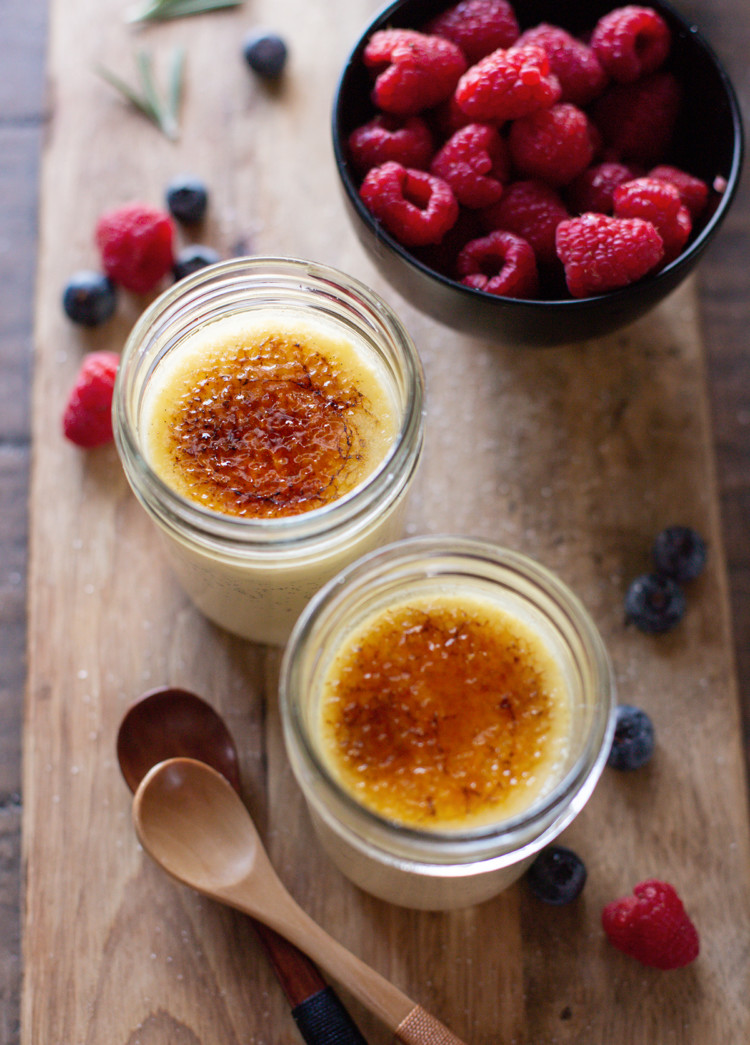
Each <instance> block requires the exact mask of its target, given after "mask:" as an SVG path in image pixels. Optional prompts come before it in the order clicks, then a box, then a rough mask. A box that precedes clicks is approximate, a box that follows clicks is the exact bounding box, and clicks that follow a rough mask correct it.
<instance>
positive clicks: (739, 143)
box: [333, 0, 743, 345]
mask: <svg viewBox="0 0 750 1045" xmlns="http://www.w3.org/2000/svg"><path fill="white" fill-rule="evenodd" d="M454 2H455V0H454ZM644 3H646V4H648V6H651V7H653V8H654V9H655V10H657V11H659V12H660V13H661V15H662V16H663V17H664V18H665V20H666V21H667V23H668V24H669V26H670V27H671V30H672V35H673V44H672V51H671V54H670V57H669V59H668V63H667V65H666V66H665V68H668V69H671V70H672V71H673V72H674V73H675V75H676V76H677V77H678V78H679V79H680V81H681V82H682V86H683V91H684V100H683V104H682V110H681V118H680V123H679V126H678V128H677V133H676V135H675V138H674V142H673V146H672V149H671V152H670V155H669V157H667V158H665V160H664V162H668V163H671V164H673V165H675V166H678V167H681V168H683V169H685V170H687V171H689V172H690V173H692V174H694V175H696V176H697V177H700V178H702V179H703V180H704V181H706V182H707V183H708V184H709V186H711V185H713V184H714V183H715V181H716V179H717V178H718V179H723V180H724V182H725V188H724V191H723V193H722V194H721V195H720V196H719V197H718V199H717V201H716V202H715V205H714V206H713V208H711V209H709V215H708V217H705V218H704V219H703V222H702V224H701V223H697V224H696V228H695V229H694V230H693V234H692V236H691V238H690V240H689V242H688V245H687V247H686V248H685V250H684V251H683V252H682V254H681V255H680V256H679V257H678V258H677V259H676V260H675V261H673V262H672V263H671V264H669V265H667V266H665V267H664V268H663V269H662V270H661V271H660V272H658V273H657V274H655V275H653V276H647V277H645V278H644V279H642V280H641V281H640V282H638V283H634V284H632V285H630V286H629V287H626V288H624V289H621V290H617V291H611V292H609V293H606V294H602V295H599V296H597V297H588V298H579V299H573V298H569V297H564V296H563V295H562V294H561V293H560V292H559V291H558V292H557V293H556V294H555V297H554V299H544V300H539V299H536V300H533V301H526V300H520V299H514V298H507V297H499V296H497V295H493V294H488V293H485V292H483V291H479V290H474V289H472V288H470V287H466V286H463V285H462V284H461V283H458V282H456V281H454V280H452V279H450V278H448V277H446V276H445V275H442V274H441V273H439V272H437V271H435V270H434V269H431V268H429V267H428V266H427V265H426V264H425V263H424V262H423V261H421V260H419V259H418V258H417V257H415V256H414V255H413V254H412V253H410V251H409V250H408V249H407V248H405V247H403V246H401V245H400V244H399V243H398V242H397V241H396V240H395V239H394V238H393V237H392V236H391V235H389V233H388V232H386V231H385V230H384V229H383V228H382V226H381V225H380V224H379V223H378V222H377V221H375V219H374V218H373V217H372V216H371V214H370V213H369V211H368V210H367V208H366V207H365V206H364V204H363V203H362V201H361V200H360V198H359V192H358V185H359V177H358V175H357V172H356V171H355V170H354V169H353V167H352V165H351V164H350V161H349V158H348V156H347V140H348V137H349V134H350V133H351V131H352V130H353V129H354V128H356V127H358V126H360V125H361V124H363V123H365V122H367V120H369V119H371V118H372V116H373V115H374V113H375V110H374V109H373V106H372V103H371V101H370V93H371V87H372V83H371V77H370V74H369V72H368V70H366V69H365V67H364V65H363V62H362V52H363V50H364V47H365V44H366V43H367V40H368V39H369V37H370V36H371V35H372V33H373V32H375V31H376V30H378V29H383V28H387V27H405V28H417V27H419V26H420V25H422V24H424V23H425V22H426V21H427V20H428V19H429V18H431V17H434V15H436V14H437V13H439V12H440V11H442V10H445V9H446V8H448V7H452V6H453V3H452V2H451V0H447V2H446V0H397V2H396V3H391V4H389V5H388V6H387V7H385V8H384V9H383V10H382V11H381V12H380V14H378V15H377V16H376V17H375V18H374V19H373V21H372V22H371V23H370V24H369V25H368V26H367V28H366V29H365V31H364V32H363V33H362V36H361V37H360V39H359V40H358V41H357V43H356V45H355V46H354V48H353V50H352V52H351V54H350V56H349V59H348V60H347V62H346V65H345V66H344V70H343V72H342V75H341V78H340V81H339V84H338V88H337V91H336V95H335V100H334V107H333V147H334V152H335V158H336V164H337V168H338V172H339V175H340V178H341V183H342V186H343V190H344V198H345V201H346V205H347V209H348V211H349V214H350V216H351V218H352V221H353V223H354V227H355V229H356V231H357V234H358V236H359V238H360V240H361V242H362V244H363V245H364V247H365V249H366V250H367V252H368V253H369V255H370V256H371V258H372V259H373V261H374V262H375V264H376V266H377V267H378V269H379V270H380V272H381V273H382V275H383V276H384V277H385V278H386V279H387V280H388V282H389V283H390V284H391V285H392V286H393V287H394V289H395V290H397V291H398V293H399V294H401V295H402V297H404V298H405V299H406V300H407V301H409V302H410V303H411V304H413V305H414V306H415V307H416V308H418V309H419V310H420V311H422V312H424V313H425V314H427V315H430V316H432V317H433V318H434V319H437V320H439V321H440V322H442V323H445V324H446V325H447V326H450V327H452V328H454V329H456V330H460V331H463V332H465V333H469V334H473V335H477V336H480V337H487V338H491V339H498V340H503V341H510V342H517V343H519V344H525V345H551V344H560V343H564V342H566V341H579V340H583V339H585V338H591V337H598V336H600V335H603V334H606V333H609V332H611V331H613V330H616V329H617V328H619V327H621V326H623V325H625V324H627V323H630V322H631V321H633V320H635V319H637V318H638V317H639V316H641V315H643V314H644V313H645V312H647V311H648V310H649V309H650V308H651V307H652V306H654V305H655V304H657V303H658V302H659V301H661V300H662V299H663V298H664V297H666V295H667V294H669V293H670V292H671V291H672V290H673V289H674V288H675V287H676V286H677V285H678V284H679V283H681V282H682V280H684V279H685V277H686V276H687V275H688V273H690V272H691V271H692V269H693V268H694V267H695V265H696V263H697V261H698V259H699V258H700V257H701V255H702V254H703V252H704V250H705V249H706V247H707V245H708V244H709V242H710V241H711V240H712V239H713V237H714V236H715V235H716V232H717V230H718V228H719V226H720V225H721V223H722V221H723V219H724V217H725V215H726V213H727V210H728V208H729V206H730V204H731V202H732V198H733V196H734V194H735V192H736V189H737V183H738V180H739V175H740V168H741V165H742V153H743V135H742V119H741V115H740V111H739V106H738V104H737V98H736V96H735V93H734V90H733V88H732V85H731V83H730V82H729V79H728V77H727V75H726V73H725V72H724V70H723V69H722V66H721V64H720V63H719V61H718V59H717V58H716V55H715V54H714V52H713V51H712V49H711V47H710V46H709V45H708V44H707V43H706V41H705V40H704V39H703V38H702V36H701V35H700V33H699V31H698V30H697V29H696V27H695V26H694V25H692V24H691V23H690V22H689V21H687V20H686V19H685V18H683V17H682V16H681V15H680V14H679V13H678V12H677V11H676V10H675V9H674V8H672V7H670V6H669V5H668V4H666V3H662V2H652V3H649V0H644ZM617 6H621V5H620V4H618V3H617V2H616V0H576V2H575V3H566V4H561V3H560V2H559V0H515V2H514V3H513V7H514V10H515V12H516V16H517V18H518V21H519V24H520V28H521V30H522V31H523V30H524V29H528V28H531V27H532V26H535V25H537V24H539V23H540V22H550V23H552V24H553V25H561V26H562V27H563V28H565V29H567V30H568V31H569V32H571V33H573V34H574V35H584V34H585V33H586V32H588V31H590V30H591V29H592V28H593V26H594V25H595V23H596V22H597V21H598V19H599V18H600V17H601V16H602V15H603V14H605V13H606V12H607V11H610V10H612V9H613V8H614V7H617Z"/></svg>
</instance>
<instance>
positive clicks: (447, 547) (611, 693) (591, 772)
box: [279, 534, 616, 874]
mask: <svg viewBox="0 0 750 1045" xmlns="http://www.w3.org/2000/svg"><path fill="white" fill-rule="evenodd" d="M439 560H445V562H446V564H451V563H455V564H459V563H460V564H461V565H462V566H463V567H464V569H465V570H468V569H470V568H472V567H474V568H477V567H478V566H480V564H482V563H484V564H488V563H489V564H491V565H492V566H493V567H499V568H500V569H502V570H505V569H507V570H509V571H515V573H516V574H517V575H518V576H519V577H522V578H523V579H524V581H525V582H526V583H527V584H529V585H531V586H533V587H535V588H536V589H537V590H538V591H539V592H543V593H544V595H545V599H548V600H550V601H551V604H552V605H555V606H557V608H558V609H560V610H562V611H563V612H564V613H566V614H568V620H569V623H571V624H572V626H573V628H574V631H575V634H576V636H577V640H578V642H579V643H580V644H581V649H582V650H583V651H585V654H586V656H587V657H588V658H589V660H590V667H591V668H592V669H593V673H594V675H595V688H596V691H597V693H598V695H599V699H598V700H597V701H596V702H595V704H594V711H595V713H594V715H593V716H592V717H591V721H590V724H589V728H588V730H587V732H586V735H585V738H584V740H583V742H582V743H581V745H580V752H579V753H578V755H577V757H576V758H575V761H574V763H573V765H572V766H571V767H570V768H569V770H568V771H567V772H566V773H565V774H564V775H563V777H562V778H561V779H560V780H559V781H558V782H557V783H556V784H555V786H554V787H552V788H551V789H550V791H548V792H547V793H545V794H543V795H541V796H539V797H538V798H537V799H536V800H535V801H534V802H533V803H532V805H531V806H530V807H529V808H528V809H526V810H525V811H523V812H521V813H518V814H515V815H513V816H511V817H507V818H505V819H502V820H500V821H499V822H496V823H493V824H487V825H481V826H477V827H474V828H468V829H463V830H445V831H439V830H425V829H422V828H418V827H414V826H412V825H403V824H401V823H395V822H394V821H391V820H389V819H387V818H385V817H383V816H381V815H380V814H378V813H376V812H375V811H373V810H372V809H369V808H368V807H366V806H364V805H363V804H361V803H360V802H358V801H357V800H356V799H355V798H354V797H353V796H352V795H351V794H350V793H349V792H348V791H347V790H346V789H345V788H344V787H343V786H342V785H341V784H340V783H339V782H338V781H337V780H336V779H335V778H334V776H333V775H332V774H331V773H330V772H329V770H328V769H327V767H326V765H325V763H324V762H323V760H322V759H321V758H320V757H319V755H318V752H317V751H316V750H315V747H314V745H313V744H312V743H311V742H310V738H309V737H308V734H307V729H306V728H305V725H304V723H303V721H302V717H301V710H302V708H301V702H300V701H297V700H295V698H294V692H295V688H297V687H301V685H302V681H301V679H300V678H299V673H300V670H301V669H300V667H299V665H300V661H301V659H302V658H301V651H302V652H304V649H305V647H306V646H308V645H309V646H311V647H312V645H313V644H314V643H315V642H317V641H319V639H320V637H321V636H320V632H321V631H322V625H321V623H320V622H321V620H322V621H323V622H324V623H325V622H326V621H329V622H330V621H331V620H333V618H334V616H336V617H337V619H340V618H342V617H344V616H346V615H347V614H351V613H352V610H353V603H354V602H355V601H356V600H355V597H354V594H353V592H356V589H355V588H354V585H355V584H356V583H357V582H358V581H360V582H364V581H365V580H366V579H367V578H368V577H369V578H370V579H371V580H373V582H374V580H375V578H377V577H378V575H379V574H380V575H382V574H384V573H385V571H386V570H388V569H391V570H394V569H401V570H402V583H404V584H405V583H406V582H407V577H408V574H409V567H410V566H411V565H415V564H416V563H418V562H420V561H429V562H430V563H431V566H430V567H429V568H427V567H425V570H424V572H423V573H422V576H424V577H429V578H432V577H440V576H449V575H450V574H451V570H449V569H447V568H446V569H443V570H441V569H440V567H439ZM453 575H454V576H455V575H456V574H455V573H454V574H453ZM463 575H464V576H465V575H466V574H465V573H464V574H463ZM394 586H395V582H394ZM329 663H330V660H329ZM310 674H312V672H310ZM615 700H616V698H615V686H614V679H613V671H612V666H611V662H610V658H609V654H608V652H607V649H606V647H605V645H604V642H603V640H602V638H601V636H600V634H599V631H598V629H597V627H596V625H595V624H594V621H593V619H592V618H591V616H590V615H589V613H588V611H587V610H586V608H585V607H584V605H583V603H582V602H581V601H580V599H579V598H578V596H577V595H576V594H575V593H574V592H573V591H572V590H571V589H570V588H569V587H568V586H567V585H566V584H565V583H564V582H563V581H562V580H561V579H560V578H559V577H557V576H556V575H555V574H554V573H552V572H551V571H550V570H548V569H547V568H546V567H545V566H543V565H542V564H541V563H539V562H537V561H536V560H534V559H532V558H530V557H529V556H527V555H524V554H523V553H521V552H517V551H514V550H511V549H508V548H503V547H500V546H498V545H495V544H492V543H491V542H489V541H485V540H482V539H479V538H474V537H464V536H454V535H452V534H439V535H431V536H421V537H411V538H406V539H404V540H400V541H396V542H395V543H392V544H390V545H386V546H385V547H383V548H380V549H376V550H375V551H373V552H370V553H369V554H367V555H365V556H362V557H361V558H360V559H358V560H357V561H356V562H354V563H352V564H350V565H349V566H347V567H345V568H344V569H343V570H341V571H340V573H339V574H337V576H335V577H334V578H333V579H332V580H330V581H328V582H327V584H325V585H324V586H323V587H322V588H321V589H320V591H318V592H317V593H316V595H314V596H313V598H312V599H311V601H310V602H309V603H308V605H307V606H306V608H305V609H304V610H303V612H302V614H301V615H300V617H299V618H298V620H297V622H296V624H295V626H294V628H293V630H292V634H291V636H290V638H289V641H288V643H287V646H286V649H285V652H284V655H283V658H282V663H281V669H280V675H279V701H280V708H281V716H282V723H283V729H284V736H285V741H286V745H287V749H288V750H289V752H290V754H291V755H292V756H296V755H299V757H300V758H301V760H302V763H303V766H304V770H305V772H306V773H307V774H310V776H311V778H312V779H313V780H314V781H315V784H316V785H317V786H318V787H319V788H321V789H322V791H323V792H324V794H325V799H320V798H319V796H316V798H313V804H314V805H315V808H316V810H317V812H318V814H319V815H324V814H323V813H322V807H323V806H324V805H325V803H326V802H331V804H332V808H333V809H334V810H338V811H339V812H343V813H344V814H345V815H346V816H348V817H350V818H352V819H353V820H354V821H355V822H356V823H357V824H360V825H362V830H363V832H364V831H366V832H367V833H368V840H367V844H368V846H369V847H375V848H378V847H379V845H378V841H376V840H375V839H377V838H379V839H380V840H381V843H382V842H384V841H385V840H386V838H387V836H388V835H389V834H390V833H391V832H393V831H394V830H395V831H397V832H398V836H399V839H400V841H401V842H402V843H403V846H404V847H406V848H407V849H408V848H409V847H410V846H414V847H415V850H414V851H415V853H416V852H421V853H422V855H423V857H425V858H427V859H429V858H430V856H431V855H432V856H434V854H435V853H436V852H438V851H439V850H441V849H445V851H446V853H450V852H454V851H455V854H456V863H450V864H448V865H445V866H451V867H454V868H455V866H456V864H459V865H461V864H465V863H466V859H465V858H460V859H459V858H458V853H459V851H460V850H461V849H462V848H465V847H467V846H471V847H478V848H479V849H481V850H482V851H483V852H484V856H483V857H481V858H482V859H483V860H484V857H485V856H486V857H489V858H490V859H491V858H492V856H493V855H494V856H495V857H496V859H497V865H498V866H500V865H502V864H503V863H504V862H507V861H508V859H509V853H508V852H506V849H505V843H506V842H511V841H512V839H513V838H514V836H515V835H517V834H518V832H519V831H520V830H521V829H523V832H524V836H526V835H529V836H530V838H531V839H532V841H531V842H529V845H528V846H527V847H526V848H530V850H531V851H534V850H535V849H536V848H539V847H540V845H541V844H544V842H545V841H546V839H547V836H548V835H549V833H550V828H552V827H554V832H553V834H554V835H556V834H558V833H559V832H560V831H561V830H562V829H563V827H565V826H566V825H567V823H568V822H569V821H570V820H572V819H573V817H574V816H575V815H576V814H577V813H578V812H579V810H580V808H581V807H582V806H583V804H584V803H585V801H586V800H587V798H588V797H589V794H590V792H591V791H592V790H593V787H594V785H595V783H596V781H597V780H598V778H599V776H600V774H601V771H602V769H603V767H604V764H605V762H606V758H607V755H608V753H609V748H610V746H611V741H612V735H613V732H614V709H615ZM296 761H297V759H296V757H292V758H291V762H292V767H293V769H295V772H297V769H296ZM304 790H305V789H304V788H303V791H304ZM305 793H306V795H307V792H305ZM308 797H309V796H308ZM577 800H578V801H577ZM566 806H568V807H569V808H568V811H567V812H566V811H565V810H566ZM327 812H328V813H329V815H333V816H334V817H336V812H335V811H334V812H333V813H331V812H330V810H328V811H327ZM535 826H536V827H538V830H537V831H536V832H535V830H534V829H535ZM356 830H357V829H354V833H356ZM348 833H352V829H348ZM512 858H513V860H514V861H515V860H516V859H518V849H513V851H512ZM417 860H419V857H417ZM433 870H434V873H436V874H437V873H441V872H440V870H439V868H438V867H435V868H433V867H431V872H432V871H433ZM443 873H448V872H446V871H445V870H443ZM466 873H469V872H468V871H467V872H466Z"/></svg>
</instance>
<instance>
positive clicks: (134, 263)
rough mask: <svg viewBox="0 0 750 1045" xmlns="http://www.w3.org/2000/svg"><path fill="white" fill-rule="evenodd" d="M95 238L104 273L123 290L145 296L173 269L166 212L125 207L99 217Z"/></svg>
mask: <svg viewBox="0 0 750 1045" xmlns="http://www.w3.org/2000/svg"><path fill="white" fill-rule="evenodd" d="M95 235H96V244H97V246H98V248H99V252H100V254H101V258H102V265H103V267H104V271H105V272H106V274H107V275H108V276H109V278H110V279H111V280H112V281H113V282H114V283H119V284H120V285H121V286H123V287H125V289H126V290H132V291H134V292H135V293H136V294H146V293H148V292H149V291H150V290H153V289H154V288H155V287H156V285H157V284H158V283H159V282H160V281H161V280H162V279H163V277H164V276H166V274H167V273H168V272H169V271H170V269H171V268H172V262H173V260H174V247H173V240H174V225H173V224H172V219H171V218H170V216H169V214H167V213H166V211H162V210H158V209H157V208H156V207H150V206H148V204H145V203H128V204H125V205H124V206H122V207H117V208H116V209H115V210H110V211H107V212H106V213H105V214H102V216H101V217H100V218H99V221H98V222H97V224H96V233H95Z"/></svg>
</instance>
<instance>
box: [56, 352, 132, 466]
mask: <svg viewBox="0 0 750 1045" xmlns="http://www.w3.org/2000/svg"><path fill="white" fill-rule="evenodd" d="M119 362H120V357H119V356H118V354H117V353H116V352H90V353H89V355H87V356H86V358H85V359H84V361H83V364H82V366H81V369H80V370H79V372H78V377H77V378H76V381H75V384H74V385H73V388H72V390H71V393H70V395H69V397H68V402H67V404H66V406H65V412H64V414H63V433H64V434H65V436H66V438H68V439H70V441H71V442H72V443H75V444H76V446H82V447H86V448H90V447H94V446H101V445H102V444H104V443H109V442H111V440H112V392H113V389H114V386H115V377H116V376H117V366H118V364H119Z"/></svg>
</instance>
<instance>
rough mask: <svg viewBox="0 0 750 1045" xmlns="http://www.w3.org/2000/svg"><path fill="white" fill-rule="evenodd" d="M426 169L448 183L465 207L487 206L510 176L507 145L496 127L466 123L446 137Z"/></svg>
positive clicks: (497, 195) (500, 191) (498, 193)
mask: <svg viewBox="0 0 750 1045" xmlns="http://www.w3.org/2000/svg"><path fill="white" fill-rule="evenodd" d="M430 171H431V172H432V174H436V175H437V176H438V177H439V178H443V180H444V181H447V182H448V184H449V185H450V187H451V188H452V189H453V194H454V195H455V197H456V199H457V200H458V202H459V203H461V204H463V205H464V206H465V207H488V206H489V205H490V204H491V203H495V202H496V201H497V200H499V199H500V197H501V196H502V193H503V182H506V181H507V180H508V178H509V177H510V157H509V155H508V145H507V143H506V141H505V139H504V138H501V137H500V134H499V132H498V131H497V130H496V128H494V127H490V126H489V125H488V124H486V123H470V124H468V125H467V126H466V127H462V128H461V130H459V131H456V133H455V134H454V135H452V136H451V137H450V138H449V139H448V141H447V142H446V143H445V145H444V146H443V147H442V149H440V150H439V152H438V153H437V154H436V155H435V157H434V158H433V161H432V164H431V165H430Z"/></svg>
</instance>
